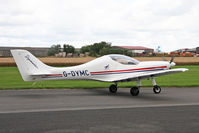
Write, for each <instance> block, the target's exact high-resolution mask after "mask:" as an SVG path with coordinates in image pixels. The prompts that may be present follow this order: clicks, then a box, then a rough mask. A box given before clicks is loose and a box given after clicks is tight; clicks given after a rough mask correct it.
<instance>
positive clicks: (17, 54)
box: [11, 49, 51, 81]
mask: <svg viewBox="0 0 199 133" xmlns="http://www.w3.org/2000/svg"><path fill="white" fill-rule="evenodd" d="M11 53H12V55H13V57H14V60H15V62H16V64H17V67H18V69H19V72H20V74H21V76H22V78H23V80H24V81H33V79H32V76H31V75H34V74H38V73H47V71H48V70H49V69H50V68H51V67H50V66H47V65H45V64H44V63H42V62H41V61H40V60H39V59H37V58H36V57H35V56H34V55H32V54H31V53H30V52H28V51H27V50H20V49H17V50H11Z"/></svg>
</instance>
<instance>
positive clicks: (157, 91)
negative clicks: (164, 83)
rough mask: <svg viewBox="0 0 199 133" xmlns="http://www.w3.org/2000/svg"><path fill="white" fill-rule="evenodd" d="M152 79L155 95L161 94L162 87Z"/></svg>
mask: <svg viewBox="0 0 199 133" xmlns="http://www.w3.org/2000/svg"><path fill="white" fill-rule="evenodd" d="M151 79H152V84H153V92H154V93H155V94H159V93H160V92H161V87H160V86H158V85H157V84H156V81H155V79H154V77H152V78H151Z"/></svg>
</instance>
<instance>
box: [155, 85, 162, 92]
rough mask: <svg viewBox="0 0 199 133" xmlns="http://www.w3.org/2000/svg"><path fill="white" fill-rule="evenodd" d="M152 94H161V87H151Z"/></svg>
mask: <svg viewBox="0 0 199 133" xmlns="http://www.w3.org/2000/svg"><path fill="white" fill-rule="evenodd" d="M153 92H154V93H155V94H159V93H160V92H161V87H160V86H158V85H155V86H153Z"/></svg>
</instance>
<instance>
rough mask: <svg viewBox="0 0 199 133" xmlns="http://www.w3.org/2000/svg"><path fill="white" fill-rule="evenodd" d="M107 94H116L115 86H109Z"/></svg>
mask: <svg viewBox="0 0 199 133" xmlns="http://www.w3.org/2000/svg"><path fill="white" fill-rule="evenodd" d="M109 92H110V93H116V92H117V85H115V84H112V85H110V87H109Z"/></svg>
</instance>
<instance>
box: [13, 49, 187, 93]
mask: <svg viewBox="0 0 199 133" xmlns="http://www.w3.org/2000/svg"><path fill="white" fill-rule="evenodd" d="M11 53H12V55H13V57H14V60H15V62H16V64H17V67H18V69H19V72H20V74H21V76H22V78H23V80H24V81H43V80H96V81H103V82H113V83H114V84H112V85H110V87H109V91H110V92H111V93H116V92H117V84H118V83H119V82H127V81H136V82H137V86H135V87H132V88H131V89H130V93H131V95H133V96H137V95H138V94H139V89H140V87H141V80H143V79H147V78H151V79H152V84H153V91H154V93H156V94H159V93H160V92H161V87H160V86H158V85H157V84H156V81H155V77H157V76H162V75H167V74H172V73H178V72H184V71H187V70H188V69H186V68H176V69H171V67H172V66H174V65H175V63H174V62H173V59H174V58H171V60H170V61H143V62H139V61H138V60H136V59H133V58H131V57H128V56H124V55H119V54H110V55H105V56H102V57H99V58H97V59H94V60H92V61H90V62H87V63H85V64H82V65H78V66H72V67H62V68H56V67H51V66H48V65H46V64H44V63H42V62H41V61H40V60H39V59H37V58H36V57H35V56H33V55H32V54H31V53H30V52H28V51H26V50H11Z"/></svg>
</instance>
